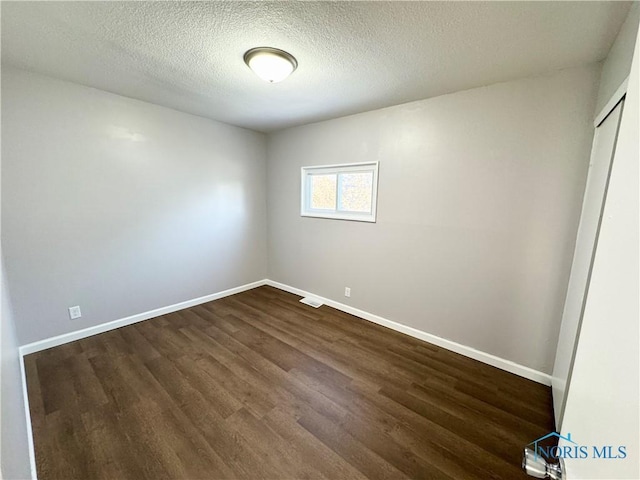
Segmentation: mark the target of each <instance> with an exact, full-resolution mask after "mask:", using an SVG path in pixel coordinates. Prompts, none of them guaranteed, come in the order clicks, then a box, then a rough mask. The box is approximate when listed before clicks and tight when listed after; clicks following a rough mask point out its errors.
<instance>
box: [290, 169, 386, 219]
mask: <svg viewBox="0 0 640 480" xmlns="http://www.w3.org/2000/svg"><path fill="white" fill-rule="evenodd" d="M378 164H379V162H362V163H343V164H339V165H318V166H314V167H302V168H301V169H300V173H301V179H300V216H302V217H315V218H332V219H337V220H352V221H356V222H370V223H375V221H376V209H377V203H378ZM345 172H349V173H352V172H372V173H373V183H372V186H371V213H358V212H345V211H340V210H337V208H338V205H340V199H339V198H337V199H336V210H319V209H312V208H311V188H310V178H311V177H312V176H313V175H328V174H335V175H337V176H338V185H337V186H336V190H337V191H336V195H340V188H339V178H340V176H339V174H340V173H345Z"/></svg>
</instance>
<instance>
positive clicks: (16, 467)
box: [0, 254, 31, 480]
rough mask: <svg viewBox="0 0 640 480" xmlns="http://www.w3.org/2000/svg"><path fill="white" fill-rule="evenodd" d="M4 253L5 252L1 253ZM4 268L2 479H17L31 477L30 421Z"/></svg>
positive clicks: (0, 328)
mask: <svg viewBox="0 0 640 480" xmlns="http://www.w3.org/2000/svg"><path fill="white" fill-rule="evenodd" d="M0 255H1V254H0ZM1 270H2V285H1V286H2V324H1V325H0V333H1V335H0V336H1V337H2V345H1V348H0V354H1V355H0V358H1V360H2V366H1V367H0V378H1V380H2V385H1V387H0V393H1V395H0V413H1V415H0V425H1V426H2V431H1V437H0V446H1V447H2V450H1V451H0V453H1V457H0V460H1V464H2V478H4V479H5V480H15V479H22V478H30V477H31V472H30V465H29V446H28V443H27V423H26V417H25V412H24V399H23V397H22V377H21V374H20V363H19V361H20V357H19V355H18V341H17V338H16V334H15V328H14V322H13V312H12V310H11V302H10V301H9V292H8V290H7V282H6V276H5V272H4V265H2V267H1Z"/></svg>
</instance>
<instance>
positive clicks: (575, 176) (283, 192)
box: [268, 65, 600, 373]
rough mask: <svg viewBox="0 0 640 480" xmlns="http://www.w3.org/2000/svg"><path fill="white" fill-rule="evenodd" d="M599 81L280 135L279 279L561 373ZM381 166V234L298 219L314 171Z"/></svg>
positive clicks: (508, 86) (381, 113) (570, 79)
mask: <svg viewBox="0 0 640 480" xmlns="http://www.w3.org/2000/svg"><path fill="white" fill-rule="evenodd" d="M599 74H600V66H599V65H593V66H590V67H584V68H577V69H571V70H564V71H561V72H558V73H555V74H552V75H549V76H544V77H539V78H529V79H524V80H517V81H512V82H507V83H501V84H496V85H492V86H489V87H483V88H477V89H473V90H468V91H463V92H459V93H455V94H451V95H445V96H441V97H437V98H432V99H428V100H424V101H419V102H413V103H408V104H405V105H399V106H396V107H391V108H386V109H382V110H377V111H373V112H368V113H364V114H360V115H354V116H349V117H345V118H341V119H336V120H330V121H326V122H321V123H317V124H312V125H307V126H303V127H297V128H292V129H288V130H284V131H282V132H279V133H276V134H273V135H270V137H269V139H268V162H269V168H268V218H269V234H268V238H269V242H268V258H269V270H268V271H269V278H271V279H273V280H275V281H279V282H282V283H285V284H289V285H292V286H294V287H297V288H301V289H303V290H308V291H310V292H313V293H315V294H317V295H321V296H324V297H327V298H330V299H333V300H337V301H341V302H343V303H346V304H348V305H351V306H354V307H356V308H360V309H363V310H365V311H369V312H371V313H374V314H377V315H380V316H383V317H386V318H388V319H390V320H393V321H396V322H399V323H401V324H404V325H408V326H411V327H414V328H417V329H420V330H423V331H425V332H428V333H431V334H434V335H438V336H441V337H443V338H446V339H449V340H453V341H455V342H459V343H461V344H464V345H467V346H471V347H474V348H476V349H479V350H481V351H484V352H487V353H491V354H494V355H497V356H499V357H502V358H505V359H508V360H512V361H514V362H517V363H519V364H522V365H525V366H528V367H531V368H534V369H536V370H539V371H542V372H545V373H550V372H551V370H552V366H553V358H554V354H555V349H556V341H557V337H558V330H559V327H560V319H561V316H562V308H563V303H564V298H565V293H566V288H567V282H568V276H569V269H570V266H571V258H572V254H573V248H574V243H575V235H576V229H577V225H578V219H579V215H580V206H581V202H582V194H583V190H584V185H585V180H586V173H587V168H588V163H589V152H590V147H591V139H592V135H593V128H592V124H591V122H592V119H593V115H594V107H595V100H596V94H597V85H598V78H599ZM371 160H378V161H380V181H379V190H378V221H377V223H375V224H369V223H358V222H347V221H340V220H327V219H316V218H302V217H300V213H299V210H300V205H299V202H300V167H301V166H304V165H322V164H334V163H348V162H361V161H371ZM345 286H349V287H351V298H350V299H348V298H345V297H344V296H343V293H344V287H345Z"/></svg>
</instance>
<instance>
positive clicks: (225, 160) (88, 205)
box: [2, 68, 266, 344]
mask: <svg viewBox="0 0 640 480" xmlns="http://www.w3.org/2000/svg"><path fill="white" fill-rule="evenodd" d="M2 101H3V105H2V139H3V142H2V159H3V164H2V222H3V227H2V229H3V230H2V245H3V251H4V254H5V259H6V269H7V275H8V280H9V284H10V286H11V294H12V301H13V306H14V312H15V316H16V319H17V321H16V324H17V325H16V326H17V334H18V340H19V341H20V343H21V344H25V343H29V342H33V341H36V340H40V339H44V338H48V337H51V336H54V335H59V334H62V333H66V332H70V331H74V330H78V329H81V328H85V327H88V326H93V325H97V324H100V323H103V322H107V321H111V320H116V319H120V318H123V317H126V316H129V315H133V314H137V313H141V312H145V311H148V310H152V309H155V308H159V307H163V306H167V305H171V304H174V303H177V302H181V301H184V300H189V299H193V298H196V297H200V296H203V295H208V294H212V293H215V292H218V291H221V290H225V289H228V288H232V287H236V286H239V285H242V284H245V283H248V282H253V281H256V280H260V279H262V278H264V277H265V275H266V206H265V203H266V186H265V184H266V182H265V178H266V159H265V137H264V135H263V134H259V133H255V132H251V131H248V130H244V129H241V128H237V127H233V126H229V125H226V124H222V123H219V122H214V121H211V120H207V119H204V118H200V117H196V116H193V115H189V114H184V113H180V112H177V111H174V110H170V109H167V108H163V107H159V106H156V105H152V104H149V103H144V102H140V101H137V100H132V99H129V98H125V97H120V96H117V95H113V94H110V93H106V92H103V91H100V90H95V89H92V88H87V87H83V86H80V85H76V84H72V83H68V82H63V81H59V80H54V79H51V78H47V77H43V76H39V75H35V74H30V73H26V72H23V71H18V70H9V69H7V68H3V70H2ZM73 305H80V307H81V308H82V313H83V316H82V318H81V319H79V320H74V321H71V320H69V317H68V311H67V307H69V306H73Z"/></svg>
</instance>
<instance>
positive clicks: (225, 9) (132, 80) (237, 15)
mask: <svg viewBox="0 0 640 480" xmlns="http://www.w3.org/2000/svg"><path fill="white" fill-rule="evenodd" d="M629 7H630V3H628V2H608V1H605V2H562V1H551V2H6V1H4V2H2V62H3V64H4V65H14V66H17V67H20V68H25V69H28V70H32V71H37V72H41V73H44V74H47V75H51V76H54V77H59V78H62V79H66V80H70V81H73V82H77V83H81V84H84V85H89V86H92V87H96V88H100V89H103V90H107V91H110V92H114V93H118V94H121V95H125V96H128V97H133V98H138V99H141V100H145V101H148V102H152V103H156V104H159V105H165V106H167V107H172V108H175V109H177V110H182V111H185V112H189V113H194V114H197V115H201V116H204V117H209V118H212V119H215V120H220V121H223V122H227V123H231V124H234V125H239V126H243V127H247V128H251V129H255V130H259V131H273V130H277V129H280V128H284V127H288V126H292V125H300V124H304V123H309V122H314V121H318V120H323V119H327V118H334V117H338V116H342V115H346V114H351V113H356V112H362V111H366V110H372V109H375V108H380V107H385V106H389V105H395V104H399V103H403V102H408V101H412V100H418V99H423V98H428V97H432V96H435V95H441V94H443V93H449V92H453V91H457V90H463V89H467V88H472V87H477V86H481V85H487V84H491V83H495V82H500V81H505V80H509V79H513V78H519V77H525V76H530V75H536V74H540V73H545V72H549V71H552V70H556V69H560V68H565V67H571V66H576V65H580V64H585V63H589V62H594V61H598V60H601V59H603V58H604V57H605V56H606V54H607V52H608V50H609V48H610V47H611V44H612V43H613V40H614V39H615V36H616V33H617V31H618V29H619V28H620V26H621V24H622V22H623V21H624V18H625V16H626V14H627V12H628V9H629ZM265 45H266V46H273V47H277V48H281V49H283V50H287V51H288V52H290V53H292V54H293V55H294V56H296V57H297V59H298V62H299V67H298V69H297V70H296V71H295V72H294V74H293V75H292V76H291V77H289V78H288V79H287V80H285V81H284V82H282V83H278V84H267V83H265V82H263V81H262V80H260V79H258V78H257V77H256V76H255V75H254V74H253V73H252V72H251V71H250V70H249V69H248V68H247V67H246V66H245V64H244V63H243V61H242V56H243V54H244V52H245V51H246V50H248V49H250V48H252V47H256V46H265Z"/></svg>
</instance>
